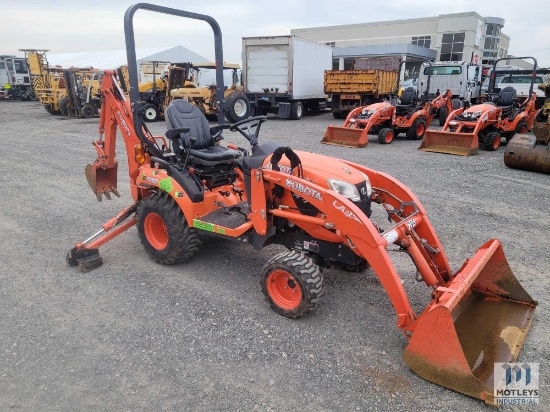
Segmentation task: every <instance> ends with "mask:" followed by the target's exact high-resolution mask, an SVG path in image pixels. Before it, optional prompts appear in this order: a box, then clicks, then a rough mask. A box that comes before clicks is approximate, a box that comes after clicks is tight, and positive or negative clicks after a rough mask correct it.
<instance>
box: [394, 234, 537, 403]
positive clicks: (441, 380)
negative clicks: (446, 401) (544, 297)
mask: <svg viewBox="0 0 550 412" xmlns="http://www.w3.org/2000/svg"><path fill="white" fill-rule="evenodd" d="M536 305H537V302H536V301H534V300H533V299H531V297H530V296H529V295H528V294H527V292H525V290H524V289H523V287H522V286H521V285H520V283H519V282H518V280H517V279H516V277H515V276H514V274H513V273H512V270H511V269H510V266H508V262H507V261H506V257H505V256H504V252H503V250H502V246H501V244H500V242H499V241H498V240H496V239H493V240H490V241H489V242H487V243H486V244H485V245H483V246H482V247H481V248H479V249H478V251H477V252H476V254H475V255H474V256H473V257H472V258H471V259H469V260H467V261H466V262H465V263H464V265H463V266H462V268H461V269H460V270H459V271H458V273H457V274H456V275H455V277H453V278H452V279H451V280H450V281H449V282H448V283H447V284H445V286H444V287H438V288H437V289H436V290H435V291H434V294H433V300H432V302H431V303H430V305H429V306H428V307H427V308H426V310H425V311H424V312H423V313H422V315H420V316H419V317H418V318H417V320H416V321H415V322H414V323H413V325H412V327H413V330H412V337H411V339H410V341H409V345H408V346H407V349H406V351H405V354H404V356H403V358H404V360H405V362H406V363H407V365H409V367H410V368H411V369H412V370H413V371H414V372H415V373H417V374H418V375H420V376H421V377H423V378H424V379H426V380H428V381H430V382H434V383H437V384H438V385H441V386H445V387H447V388H450V389H452V390H455V391H457V392H461V393H464V394H466V395H470V396H473V397H476V398H479V399H482V400H484V401H485V402H486V403H488V404H491V405H495V404H496V400H495V390H496V389H499V388H500V382H494V376H495V362H515V361H516V359H517V356H518V353H519V351H520V349H521V347H522V345H523V342H524V340H525V337H526V336H527V331H528V330H529V327H530V325H531V322H532V320H533V315H534V312H535V307H536Z"/></svg>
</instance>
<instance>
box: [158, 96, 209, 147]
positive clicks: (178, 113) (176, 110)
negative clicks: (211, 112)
mask: <svg viewBox="0 0 550 412" xmlns="http://www.w3.org/2000/svg"><path fill="white" fill-rule="evenodd" d="M164 117H165V121H166V127H167V128H168V129H169V130H171V129H179V128H182V127H188V128H189V129H190V130H189V137H194V138H195V139H197V140H196V141H195V142H194V143H193V145H192V147H193V149H196V150H200V149H204V148H206V147H209V146H214V145H215V142H214V139H213V138H212V135H211V134H210V124H208V120H206V117H204V115H203V114H202V112H201V111H200V110H199V108H198V107H197V106H195V105H193V104H191V103H189V102H188V101H187V100H182V99H176V100H172V101H171V102H170V104H169V105H168V107H167V108H166V110H165V111H164Z"/></svg>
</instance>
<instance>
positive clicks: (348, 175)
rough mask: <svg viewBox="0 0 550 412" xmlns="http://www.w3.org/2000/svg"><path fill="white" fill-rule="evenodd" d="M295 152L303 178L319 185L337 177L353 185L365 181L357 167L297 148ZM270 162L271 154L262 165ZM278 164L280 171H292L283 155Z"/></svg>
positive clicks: (323, 185) (265, 165)
mask: <svg viewBox="0 0 550 412" xmlns="http://www.w3.org/2000/svg"><path fill="white" fill-rule="evenodd" d="M295 153H296V154H297V155H298V157H299V158H300V160H301V161H302V169H303V171H304V178H305V179H307V180H309V181H311V182H312V183H315V184H317V185H319V186H321V187H328V184H327V179H337V180H341V181H343V182H348V183H351V184H353V185H357V184H359V183H361V182H364V181H365V177H364V176H363V175H362V174H361V173H360V172H359V171H358V170H357V169H354V168H353V167H351V166H349V165H347V164H346V163H344V162H343V161H341V160H339V159H335V158H333V157H328V156H324V155H320V154H316V153H310V152H302V151H298V150H297V151H295ZM270 162H271V156H268V157H267V158H266V159H265V161H264V167H267V168H271V163H270ZM279 166H281V171H282V172H286V173H288V174H291V173H292V170H290V162H289V161H288V159H287V158H286V157H284V156H283V158H282V159H281V161H280V162H279Z"/></svg>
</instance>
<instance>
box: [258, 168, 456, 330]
mask: <svg viewBox="0 0 550 412" xmlns="http://www.w3.org/2000/svg"><path fill="white" fill-rule="evenodd" d="M347 163H348V164H349V165H350V166H353V167H357V168H358V169H359V170H361V171H362V172H363V173H365V174H367V175H368V176H369V178H370V177H371V176H372V182H375V184H376V185H378V186H379V187H377V188H376V189H374V190H375V193H374V198H375V199H378V201H379V202H380V203H385V204H387V205H389V206H388V208H389V210H390V211H389V216H391V218H392V220H393V221H394V225H393V226H392V227H391V228H390V229H388V230H386V231H385V232H383V233H380V232H379V231H378V229H377V227H376V226H375V225H374V224H373V223H372V222H371V221H370V220H369V219H368V218H367V216H366V215H365V214H364V213H363V212H362V211H361V210H360V209H359V208H358V207H357V206H356V205H354V204H353V202H351V201H350V200H348V199H347V198H345V197H343V196H342V195H340V194H338V193H336V192H334V191H333V190H329V189H325V188H323V187H321V186H318V185H316V184H313V183H312V182H309V181H307V180H305V179H301V178H299V177H297V176H289V175H288V174H286V173H283V172H279V171H275V170H269V169H262V170H255V171H253V172H252V175H253V176H255V175H257V174H258V173H259V174H261V176H262V178H263V180H262V179H253V182H252V204H253V205H254V206H253V211H252V222H253V223H254V227H255V229H256V231H257V232H259V233H265V230H266V225H267V219H265V218H263V215H264V214H265V213H264V214H262V211H263V210H264V209H263V208H264V207H266V203H265V196H266V194H265V193H266V192H269V191H270V190H271V188H270V187H271V185H269V184H268V185H267V186H268V187H267V188H266V183H265V182H269V183H271V184H276V185H279V186H283V187H285V188H286V189H288V190H290V191H291V192H293V193H295V194H296V195H298V196H301V197H304V198H305V199H306V200H307V201H308V202H310V203H311V204H312V205H313V206H315V207H316V208H317V209H319V210H320V211H321V213H322V215H323V216H322V217H311V216H304V215H302V214H301V213H298V212H294V211H292V210H289V209H288V208H287V207H286V206H285V205H279V206H278V208H274V209H272V210H269V209H268V210H267V213H268V214H269V215H272V216H279V217H284V218H285V219H288V220H289V221H291V222H293V223H295V224H298V225H299V224H300V223H302V222H303V223H306V224H307V225H305V226H302V227H308V228H309V229H308V230H307V231H308V233H310V234H312V235H314V236H318V235H315V234H314V233H315V231H316V230H317V231H319V230H320V229H322V228H324V229H329V230H332V231H334V233H335V234H336V236H337V237H338V238H339V239H340V242H342V243H344V244H346V245H348V246H349V247H350V248H351V249H352V250H353V251H354V252H355V253H356V254H357V255H358V256H360V257H362V258H364V259H366V260H367V261H368V262H369V264H370V265H371V267H372V269H373V270H374V271H375V273H376V274H377V276H378V278H379V279H380V282H381V283H382V285H383V287H384V289H385V290H386V292H387V294H388V296H389V298H390V300H391V302H392V304H393V306H394V309H395V311H396V313H397V324H398V326H399V327H400V328H401V329H403V330H407V327H408V326H410V325H411V323H412V322H413V321H414V320H415V319H416V315H415V314H414V312H413V310H412V308H411V305H410V303H409V300H408V298H407V296H406V293H405V291H404V289H403V285H402V283H401V278H400V277H399V274H398V273H397V271H396V269H395V267H394V266H393V264H392V262H391V259H390V257H389V256H388V253H387V251H386V249H387V248H388V246H391V245H392V244H396V245H399V246H400V247H402V248H404V249H406V250H407V252H408V253H409V254H410V255H411V257H412V259H413V261H414V263H415V265H416V267H417V268H418V271H419V272H420V273H421V275H422V278H423V280H424V281H425V282H426V284H427V285H428V286H431V287H434V288H436V287H438V286H442V285H443V284H444V283H445V282H446V281H448V280H449V279H450V278H451V271H450V268H449V264H448V262H447V260H446V257H445V254H444V253H443V249H442V247H441V245H440V243H439V240H438V239H437V235H436V234H435V232H434V231H433V229H432V227H431V225H430V224H429V221H428V218H427V217H426V214H425V211H424V208H423V207H422V205H420V203H419V202H418V199H417V198H416V197H415V196H414V195H413V194H412V193H411V192H410V191H409V190H408V189H407V188H406V187H405V186H403V185H402V184H401V183H399V182H398V181H397V180H395V179H393V178H391V177H390V176H387V175H385V174H382V173H377V172H374V171H372V170H370V169H367V168H364V167H361V166H358V165H355V164H353V163H350V162H347ZM308 192H310V193H318V196H317V195H316V196H304V193H308Z"/></svg>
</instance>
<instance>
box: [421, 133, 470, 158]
mask: <svg viewBox="0 0 550 412" xmlns="http://www.w3.org/2000/svg"><path fill="white" fill-rule="evenodd" d="M478 149H479V142H478V140H477V136H476V135H475V134H474V133H454V132H443V131H437V130H426V133H425V134H424V138H423V139H422V144H421V145H420V147H419V148H418V150H422V151H424V152H436V153H448V154H454V155H460V156H471V155H475V154H476V153H477V151H478Z"/></svg>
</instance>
